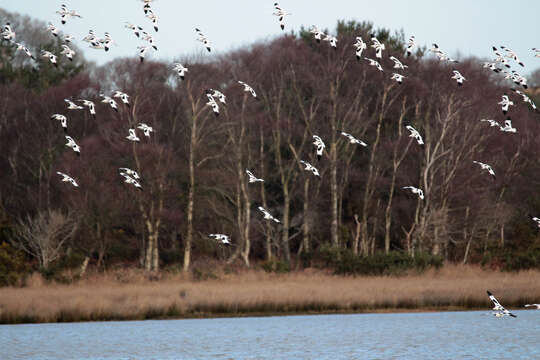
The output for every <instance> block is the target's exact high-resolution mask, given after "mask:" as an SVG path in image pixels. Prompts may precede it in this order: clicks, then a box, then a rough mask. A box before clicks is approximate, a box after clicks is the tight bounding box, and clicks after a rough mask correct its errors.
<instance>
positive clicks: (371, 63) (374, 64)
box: [364, 57, 383, 71]
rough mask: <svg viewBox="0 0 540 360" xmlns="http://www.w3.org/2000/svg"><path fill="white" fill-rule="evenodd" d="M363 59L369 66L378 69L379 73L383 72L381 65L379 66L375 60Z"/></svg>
mask: <svg viewBox="0 0 540 360" xmlns="http://www.w3.org/2000/svg"><path fill="white" fill-rule="evenodd" d="M364 59H366V60H367V61H369V65H370V66H375V67H376V68H377V69H379V71H383V68H382V66H381V64H379V62H378V61H377V60H373V59H370V58H367V57H364Z"/></svg>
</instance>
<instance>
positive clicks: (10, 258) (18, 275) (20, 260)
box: [0, 242, 30, 286]
mask: <svg viewBox="0 0 540 360" xmlns="http://www.w3.org/2000/svg"><path fill="white" fill-rule="evenodd" d="M29 270H30V269H29V266H28V265H27V264H26V263H25V258H24V254H23V253H21V252H20V251H18V250H16V249H14V248H13V247H11V246H10V245H9V244H8V243H7V242H2V243H1V244H0V286H11V285H16V284H17V283H18V282H19V280H21V279H22V278H24V277H25V276H26V275H27V274H28V272H29Z"/></svg>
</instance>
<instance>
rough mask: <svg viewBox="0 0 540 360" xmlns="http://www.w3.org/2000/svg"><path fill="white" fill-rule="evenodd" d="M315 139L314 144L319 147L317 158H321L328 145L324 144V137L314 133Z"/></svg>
mask: <svg viewBox="0 0 540 360" xmlns="http://www.w3.org/2000/svg"><path fill="white" fill-rule="evenodd" d="M313 139H314V141H313V145H315V146H316V147H317V159H318V160H321V157H322V154H323V151H324V148H325V147H326V145H325V144H324V141H322V139H321V138H320V137H319V136H317V135H313Z"/></svg>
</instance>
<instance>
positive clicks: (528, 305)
mask: <svg viewBox="0 0 540 360" xmlns="http://www.w3.org/2000/svg"><path fill="white" fill-rule="evenodd" d="M523 306H524V307H535V308H536V310H540V304H525V305H523Z"/></svg>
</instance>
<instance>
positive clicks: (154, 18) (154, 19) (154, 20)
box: [145, 7, 159, 32]
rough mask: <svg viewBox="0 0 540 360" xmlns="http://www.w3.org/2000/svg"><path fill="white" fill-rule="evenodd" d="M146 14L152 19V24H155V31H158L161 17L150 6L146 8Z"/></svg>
mask: <svg viewBox="0 0 540 360" xmlns="http://www.w3.org/2000/svg"><path fill="white" fill-rule="evenodd" d="M145 14H146V15H145V16H146V17H147V18H148V19H150V21H152V25H153V26H154V31H155V32H158V30H159V27H158V20H159V17H158V16H157V14H156V13H155V12H154V11H153V10H152V9H151V8H150V7H147V8H145Z"/></svg>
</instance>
